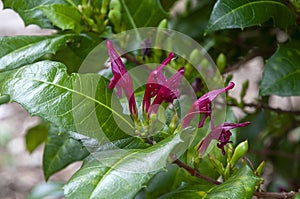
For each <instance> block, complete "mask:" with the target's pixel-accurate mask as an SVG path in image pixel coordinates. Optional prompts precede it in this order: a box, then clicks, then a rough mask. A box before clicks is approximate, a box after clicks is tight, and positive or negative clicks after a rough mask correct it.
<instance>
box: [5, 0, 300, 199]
mask: <svg viewBox="0 0 300 199" xmlns="http://www.w3.org/2000/svg"><path fill="white" fill-rule="evenodd" d="M176 2H177V1H175V0H172V1H159V0H152V1H151V0H143V1H142V3H137V2H136V1H132V0H95V1H87V0H47V1H45V0H38V1H33V0H28V1H21V0H3V4H4V8H11V9H13V10H14V11H16V12H17V13H18V14H19V15H20V16H21V17H22V19H23V20H24V22H25V24H26V25H29V24H36V25H39V26H40V27H41V28H51V29H54V30H56V32H55V33H54V34H52V35H48V36H15V37H1V38H0V43H1V51H0V94H1V96H0V103H1V104H3V103H8V102H17V103H19V104H21V105H22V106H23V107H24V108H25V109H26V110H27V111H28V112H29V113H30V114H31V115H36V116H39V117H41V118H42V119H43V122H42V123H41V124H39V125H38V126H36V127H34V128H33V129H31V130H29V131H28V133H27V135H26V145H27V149H28V150H29V151H30V152H32V151H33V150H34V149H35V148H36V147H37V146H38V145H39V144H41V143H43V142H45V149H44V156H43V171H44V175H45V179H46V180H49V178H50V177H51V176H52V175H53V174H54V173H56V172H57V171H60V170H62V169H63V168H65V167H66V166H68V165H69V164H71V163H73V162H75V161H81V160H82V161H83V164H82V167H81V168H80V169H79V170H78V171H77V172H76V173H75V174H74V175H73V176H72V177H71V178H70V180H69V181H68V182H66V183H65V184H64V185H63V190H64V195H65V197H66V198H137V199H138V198H251V197H252V195H253V194H256V193H258V192H260V191H261V189H260V185H261V183H262V181H263V177H264V176H261V173H262V167H263V166H262V165H264V164H265V163H262V164H260V163H261V162H262V161H266V162H267V164H268V165H272V166H273V167H274V170H275V171H276V175H274V179H272V180H273V182H272V183H270V184H269V185H268V187H267V190H269V191H279V189H281V190H282V189H284V190H286V191H288V190H295V189H296V188H297V187H298V188H299V186H300V185H299V182H298V181H297V179H300V172H299V171H300V168H299V161H300V160H299V156H300V145H299V144H300V139H299V127H298V126H299V124H300V120H299V119H300V118H299V115H297V113H299V111H298V112H297V111H294V110H291V111H285V110H282V108H280V109H277V108H272V107H270V106H269V104H268V102H269V99H270V97H271V96H272V95H279V96H299V95H300V85H299V82H300V75H299V74H300V64H299V63H300V50H299V46H300V42H299V40H300V38H299V35H300V34H299V32H300V30H299V18H300V14H299V7H300V6H299V2H298V1H292V0H291V1H288V0H265V1H259V0H239V1H233V0H217V1H209V0H204V1H195V2H192V1H190V0H185V1H184V2H185V5H184V10H183V12H181V13H177V14H174V15H172V16H171V15H170V12H171V10H172V9H173V5H174V4H175V3H176ZM199 13H201V14H199ZM140 27H159V28H167V27H168V28H170V29H174V30H178V31H180V32H182V33H184V34H186V35H189V36H191V37H193V39H195V40H196V41H197V42H199V43H200V44H202V45H203V46H204V48H205V49H206V50H207V51H208V52H209V54H210V55H211V56H212V58H213V59H214V60H216V62H217V66H218V69H219V70H220V72H221V73H222V74H226V73H228V72H229V71H232V70H234V69H236V67H235V66H234V64H236V63H238V62H240V61H239V60H240V58H241V57H243V59H244V60H245V61H247V60H249V59H251V58H253V57H255V56H262V57H263V58H264V59H265V60H266V64H265V66H264V69H263V74H262V79H261V83H260V87H259V96H257V103H255V104H247V103H246V102H245V101H244V97H245V94H246V92H247V89H248V82H245V83H244V85H243V91H242V93H241V99H234V98H232V97H228V98H227V104H228V105H229V107H227V108H228V110H226V111H227V113H228V114H227V115H226V118H225V121H227V122H230V123H224V124H223V125H219V124H217V125H219V126H217V127H216V129H217V128H219V130H220V131H218V132H215V131H214V130H215V129H214V126H213V123H212V122H211V123H209V122H208V121H207V120H208V119H207V120H205V122H204V120H203V123H200V124H201V125H199V126H200V127H202V128H199V129H198V130H196V129H195V128H191V127H187V126H188V125H186V126H185V124H187V123H189V122H190V121H189V122H186V123H185V121H186V120H187V118H186V117H184V116H183V115H177V114H175V111H174V110H176V111H178V110H180V108H182V107H179V106H178V105H177V102H178V103H179V102H180V101H181V100H182V101H184V97H185V96H184V95H185V94H184V93H182V94H181V97H178V99H176V100H175V102H174V103H173V106H174V108H170V107H167V106H166V104H163V105H165V106H164V108H165V110H166V111H165V112H164V111H162V110H163V109H158V110H157V113H156V114H152V113H151V112H145V109H144V108H141V107H142V106H143V105H144V104H145V100H144V101H143V95H144V94H145V95H147V93H148V94H149V93H150V92H149V90H148V91H147V89H149V88H147V85H146V86H143V87H141V88H138V89H137V90H136V91H135V92H136V93H135V100H136V104H137V112H138V113H137V114H136V113H135V110H133V109H131V108H129V109H130V110H129V111H128V105H127V99H128V101H129V107H132V106H133V104H132V101H131V100H132V98H130V95H129V94H128V92H129V91H128V90H130V84H132V82H131V81H132V80H131V79H129V78H128V77H127V79H126V82H125V83H124V82H123V83H122V84H121V85H117V86H116V85H115V86H111V85H112V83H111V82H110V79H111V78H112V79H114V78H120V77H121V76H125V75H126V74H127V73H126V72H124V71H122V70H125V71H126V69H127V70H128V69H129V68H133V69H134V68H138V67H137V65H138V64H145V65H147V63H148V62H151V61H156V62H162V59H164V58H165V57H166V56H167V54H166V52H163V51H162V50H159V49H152V51H147V43H146V42H145V44H144V45H146V47H145V48H144V49H143V50H145V51H143V52H142V53H141V52H139V51H134V52H130V53H127V54H126V55H125V56H123V58H124V59H126V61H125V62H124V64H125V65H124V66H123V61H124V59H122V60H121V59H120V60H118V59H119V58H120V57H118V59H116V58H112V56H113V55H112V52H113V50H112V49H111V48H109V55H110V56H111V65H112V68H113V67H116V66H117V69H118V70H119V72H116V71H114V68H113V71H112V72H111V69H110V68H108V69H107V68H104V69H103V70H101V71H98V72H99V73H98V74H97V73H87V74H84V73H82V72H80V66H81V65H82V64H84V61H85V59H86V58H87V56H88V55H89V53H91V52H93V49H94V48H95V47H96V46H97V45H98V44H100V43H101V42H103V41H105V40H106V39H111V38H113V36H114V35H115V34H117V33H121V32H122V31H126V30H130V29H136V28H140ZM149 34H150V33H149ZM279 34H284V35H285V36H287V38H288V39H287V40H286V41H279V40H278V41H277V40H276V35H277V36H278V35H279ZM158 37H159V36H158ZM166 40H167V39H166ZM160 41H161V42H162V41H163V39H161V40H160ZM171 42H172V41H171ZM182 42H183V43H184V41H182ZM158 43H159V42H158ZM121 46H122V44H121ZM192 50H193V49H192ZM118 52H119V49H118ZM169 56H172V55H169ZM180 56H182V55H180ZM186 57H191V58H192V60H198V59H196V58H198V57H199V56H198V54H197V52H195V51H194V52H193V53H191V54H190V55H184V56H182V57H179V59H178V60H177V62H176V63H174V62H171V63H170V65H171V66H172V67H173V69H175V70H178V72H177V73H175V75H174V76H172V77H171V78H169V79H168V80H167V78H166V77H164V78H165V80H164V81H165V83H166V85H168V86H169V87H172V89H169V90H163V89H162V90H160V91H161V93H160V92H159V91H156V97H157V96H160V95H161V96H162V100H161V101H164V102H173V100H174V99H175V98H177V97H174V96H173V94H174V93H175V94H176V93H177V90H176V89H177V87H178V84H179V83H178V82H179V81H180V79H181V78H182V77H181V76H180V74H182V73H183V70H185V76H186V79H187V80H188V81H189V82H190V83H191V85H192V86H193V88H194V89H195V91H196V95H197V97H200V98H199V99H198V100H197V102H198V103H199V104H201V103H203V104H202V105H203V107H202V108H203V110H205V111H204V112H201V114H202V118H204V119H205V118H206V117H208V118H209V119H210V121H212V118H210V116H211V115H210V114H211V106H210V103H211V102H212V101H213V99H214V98H215V97H216V96H213V93H212V92H208V93H207V94H205V95H203V94H204V93H205V92H206V91H207V89H208V88H206V87H204V86H203V84H201V80H202V81H203V77H201V76H200V75H199V74H198V73H196V71H195V70H193V69H191V63H188V62H187V61H186V60H184V58H186ZM195 57H196V58H195ZM106 58H108V56H107V57H106ZM113 59H116V60H113ZM104 61H105V60H104ZM206 61H207V60H202V61H201V63H198V64H201V66H202V67H204V68H205V66H206ZM168 62H170V60H169V61H168ZM93 64H94V65H97V66H96V68H97V67H98V66H100V65H105V64H107V63H104V62H103V63H97V64H95V63H87V65H89V66H90V69H91V71H92V70H93V69H92V68H93ZM114 64H116V65H115V66H114ZM182 65H183V66H184V68H180V67H181V66H182ZM125 68H126V69H125ZM150 68H151V66H150ZM99 69H101V68H100V67H99ZM115 70H116V68H115ZM120 71H121V72H120ZM156 72H157V71H156ZM100 74H101V75H100ZM151 74H152V73H150V77H151ZM118 75H119V76H118ZM134 78H135V77H133V80H134V81H133V82H136V81H138V80H136V79H134ZM143 78H144V76H143ZM145 78H146V79H147V78H148V77H145ZM228 79H230V75H228ZM175 80H176V81H175ZM111 81H113V80H111ZM174 82H175V83H174ZM230 86H231V84H230ZM113 87H116V89H123V91H124V94H125V95H126V97H127V99H126V98H125V97H124V98H122V99H120V100H116V99H118V98H117V95H118V94H119V93H115V92H114V90H113V89H111V88H113ZM173 87H176V88H173ZM232 87H233V86H232ZM232 87H230V88H229V86H228V87H225V88H224V89H223V90H218V94H221V93H222V92H225V91H228V90H230V89H231V88H232ZM91 88H95V90H96V92H94V90H93V91H91ZM162 88H164V87H162ZM160 89H161V88H160ZM144 90H145V93H144ZM170 90H171V91H172V92H173V93H171V94H170ZM152 92H154V91H152ZM116 94H117V95H116ZM218 94H216V95H218ZM166 95H167V96H166ZM168 95H170V96H168ZM201 96H202V97H201ZM205 96H209V102H207V101H205V100H204V99H206V98H205ZM212 96H213V97H212ZM152 97H153V96H152ZM173 98H174V99H173ZM150 99H151V97H150ZM155 100H157V99H156V98H155V99H154V100H152V101H151V100H150V101H151V103H153V104H154V105H155V103H156V101H155ZM201 100H203V101H201ZM153 101H154V102H153ZM134 103H135V101H134ZM160 103H161V102H160ZM160 103H157V104H160ZM153 104H152V105H153ZM199 104H198V106H199V107H200V105H199ZM234 106H236V107H239V108H240V109H242V110H243V111H244V112H245V113H246V116H245V117H244V119H243V120H244V121H251V123H252V124H251V125H250V126H248V127H245V128H241V130H240V133H237V132H236V131H234V130H232V131H230V130H231V129H232V128H236V127H240V126H245V125H247V124H248V123H246V122H244V123H241V124H240V126H238V125H236V126H235V124H233V123H234V122H236V119H235V118H234V116H233V115H232V111H231V108H232V107H234ZM248 106H251V107H254V108H255V110H254V111H253V112H251V113H249V112H247V109H246V108H247V107H248ZM152 108H153V107H152V106H150V109H152ZM192 108H193V106H192ZM192 108H191V110H192ZM123 109H124V111H118V110H123ZM201 110H202V109H201ZM147 111H148V110H147ZM178 112H179V111H178ZM191 113H192V112H191ZM199 113H200V112H199ZM199 113H198V114H199ZM151 114H152V115H151ZM193 114H194V113H193ZM193 116H194V115H193ZM140 118H143V119H141V120H139V119H140ZM181 120H182V121H183V122H182V123H181ZM162 121H163V122H162ZM145 123H147V125H149V129H147V130H149V131H144V130H145V129H144V127H145V126H144V124H145ZM181 125H183V127H182V126H181ZM157 126H162V130H160V131H159V132H158V131H157V129H156V127H157ZM228 126H229V127H228ZM147 127H148V126H147ZM185 127H187V128H185ZM297 127H298V128H297ZM210 128H211V132H212V133H210V134H208V135H207V134H206V133H207V131H208V130H209V129H210ZM127 131H130V132H134V133H132V134H128V133H127ZM151 132H155V133H157V134H155V135H153V134H152V133H151ZM229 133H230V134H229ZM206 135H207V136H206ZM231 135H232V136H231ZM221 136H224V137H221ZM228 136H229V137H228ZM230 136H231V141H233V144H230V142H229V138H230ZM291 137H292V139H290V138H291ZM245 140H248V141H245ZM218 142H219V143H218ZM248 142H249V150H248ZM224 147H225V148H224ZM182 148H185V150H183V151H182ZM219 148H221V149H222V150H223V151H222V150H220V149H219ZM199 151H201V152H203V151H204V153H201V154H199ZM247 151H248V153H247ZM222 152H223V153H224V155H223V154H222ZM297 157H298V158H297ZM99 160H100V161H99ZM250 161H251V162H252V163H249V162H250ZM253 165H254V166H253ZM259 165H260V166H259ZM291 165H292V166H291ZM219 179H221V180H222V181H218V180H219ZM278 179H281V181H280V180H278ZM282 179H284V180H282ZM282 181H284V183H285V184H286V185H285V186H284V187H279V186H278V184H280V182H282ZM278 182H279V183H278ZM297 183H298V184H297ZM281 184H282V183H281ZM46 185H47V187H50V188H49V189H54V190H55V191H58V195H61V194H62V193H61V192H60V191H59V190H60V188H61V186H62V185H61V184H55V183H53V184H51V182H49V183H47V184H46ZM46 185H43V186H46ZM38 190H39V187H37V188H36V189H35V190H34V191H33V192H32V194H31V196H30V197H29V198H38V197H39V196H40V195H43V196H46V195H47V194H48V193H50V194H51V191H49V192H47V193H43V192H41V193H40V192H39V191H38ZM43 196H41V197H43Z"/></svg>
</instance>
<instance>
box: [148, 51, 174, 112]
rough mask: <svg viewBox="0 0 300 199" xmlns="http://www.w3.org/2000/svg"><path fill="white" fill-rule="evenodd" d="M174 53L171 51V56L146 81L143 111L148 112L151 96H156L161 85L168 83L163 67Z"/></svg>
mask: <svg viewBox="0 0 300 199" xmlns="http://www.w3.org/2000/svg"><path fill="white" fill-rule="evenodd" d="M173 57H174V53H170V54H169V56H168V57H167V58H166V59H165V60H164V61H163V62H162V63H161V64H160V65H159V66H158V67H157V68H156V69H155V70H153V71H152V72H151V73H150V75H149V77H148V81H147V83H146V88H145V94H144V99H143V112H144V113H147V112H148V110H149V107H150V101H151V98H152V97H154V96H155V95H156V94H157V93H158V91H159V89H160V88H161V86H162V85H163V84H165V83H166V81H167V78H166V77H165V76H164V75H163V73H162V70H163V68H164V67H165V66H166V65H167V64H168V63H170V61H171V60H172V58H173Z"/></svg>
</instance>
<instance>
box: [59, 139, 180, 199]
mask: <svg viewBox="0 0 300 199" xmlns="http://www.w3.org/2000/svg"><path fill="white" fill-rule="evenodd" d="M180 142H182V140H181V139H180V136H179V134H177V135H175V136H171V137H169V138H167V139H165V140H163V141H161V142H159V143H157V144H155V145H154V146H152V147H149V148H147V149H139V150H127V151H124V153H123V152H122V151H116V153H105V154H102V156H101V159H99V160H98V159H95V157H97V156H92V157H89V158H88V159H86V160H85V162H84V164H83V166H82V168H81V169H80V170H79V171H78V172H77V173H76V174H74V175H73V176H72V178H71V179H70V181H69V182H68V184H67V185H66V186H65V187H64V189H65V194H66V198H72V199H75V198H80V199H81V198H120V199H122V198H124V199H125V198H126V199H127V198H133V197H134V196H135V195H136V193H137V192H138V191H139V190H140V189H141V188H142V187H143V186H144V185H145V183H147V182H148V181H149V180H150V179H151V177H153V175H155V174H156V173H157V172H159V171H161V169H162V168H163V167H165V166H166V164H167V159H168V157H169V154H170V153H171V152H172V151H173V149H174V147H175V146H177V145H178V144H179V143H180Z"/></svg>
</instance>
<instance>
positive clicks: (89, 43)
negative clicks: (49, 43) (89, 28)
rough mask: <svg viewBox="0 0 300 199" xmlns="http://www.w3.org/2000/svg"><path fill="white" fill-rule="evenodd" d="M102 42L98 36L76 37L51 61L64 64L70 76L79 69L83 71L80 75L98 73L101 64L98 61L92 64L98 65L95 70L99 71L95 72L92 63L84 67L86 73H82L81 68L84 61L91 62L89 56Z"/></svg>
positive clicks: (83, 35)
mask: <svg viewBox="0 0 300 199" xmlns="http://www.w3.org/2000/svg"><path fill="white" fill-rule="evenodd" d="M100 42H101V39H100V38H99V37H98V35H87V34H80V36H78V37H76V38H75V39H74V40H72V42H69V43H67V46H66V48H63V49H60V50H59V51H57V52H56V53H55V54H54V55H53V56H52V57H51V59H52V60H55V61H59V62H62V63H64V64H65V65H66V66H67V67H68V73H69V74H71V73H73V72H78V70H79V69H81V71H80V72H79V73H87V72H89V73H91V72H98V71H99V68H100V63H99V62H97V60H93V62H92V63H93V64H94V65H96V67H95V68H97V69H98V71H93V69H92V65H90V63H89V64H85V65H84V67H85V68H86V71H82V68H80V67H81V66H82V63H83V62H84V61H87V60H90V58H87V56H88V55H89V53H90V52H91V51H92V50H93V49H94V48H95V47H96V45H97V44H99V43H100Z"/></svg>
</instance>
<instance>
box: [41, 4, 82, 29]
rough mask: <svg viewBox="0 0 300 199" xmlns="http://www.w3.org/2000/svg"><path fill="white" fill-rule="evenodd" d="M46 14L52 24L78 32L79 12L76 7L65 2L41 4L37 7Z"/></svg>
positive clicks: (80, 26) (79, 25) (79, 26)
mask: <svg viewBox="0 0 300 199" xmlns="http://www.w3.org/2000/svg"><path fill="white" fill-rule="evenodd" d="M38 8H39V9H40V10H42V11H43V13H44V14H45V15H46V16H47V18H48V19H50V21H51V22H52V24H53V25H54V26H57V27H59V28H60V29H61V30H74V31H75V32H80V31H81V30H82V29H83V27H82V25H81V24H80V22H81V14H80V12H79V10H78V9H77V8H76V7H73V6H71V5H65V4H53V5H42V6H39V7H38Z"/></svg>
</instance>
